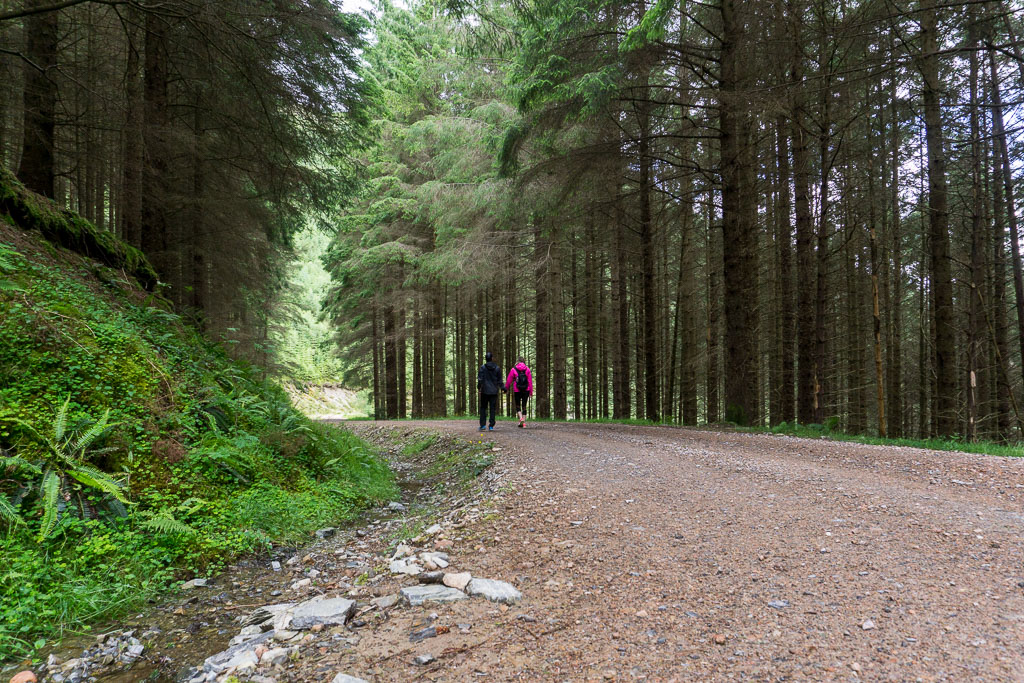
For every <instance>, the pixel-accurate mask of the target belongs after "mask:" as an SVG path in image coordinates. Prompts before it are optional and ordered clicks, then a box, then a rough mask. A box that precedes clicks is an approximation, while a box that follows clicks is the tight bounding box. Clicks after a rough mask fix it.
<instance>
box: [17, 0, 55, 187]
mask: <svg viewBox="0 0 1024 683" xmlns="http://www.w3.org/2000/svg"><path fill="white" fill-rule="evenodd" d="M27 4H28V5H29V7H28V8H26V9H29V8H32V7H44V6H46V5H48V4H49V3H48V2H47V1H46V0H31V2H29V3H27ZM59 14H60V13H59V12H42V13H40V14H33V15H30V16H29V17H28V18H27V19H26V20H25V37H26V40H25V57H26V60H27V62H28V63H27V64H26V65H25V92H24V101H23V106H24V110H23V114H24V124H23V131H22V133H23V142H22V152H21V165H20V167H19V168H18V178H19V179H21V182H23V183H24V184H25V187H27V188H28V189H30V190H33V191H35V192H38V193H39V194H41V195H43V196H45V197H49V198H51V199H53V198H55V197H56V187H55V180H56V171H55V168H54V147H55V135H54V132H55V130H56V125H55V122H56V116H57V83H56V81H55V80H54V79H55V78H56V76H57V74H56V71H57V37H58V36H57V18H58V16H59Z"/></svg>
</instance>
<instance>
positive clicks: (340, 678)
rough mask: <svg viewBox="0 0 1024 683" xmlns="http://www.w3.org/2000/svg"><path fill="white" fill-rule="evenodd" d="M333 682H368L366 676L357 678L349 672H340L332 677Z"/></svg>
mask: <svg viewBox="0 0 1024 683" xmlns="http://www.w3.org/2000/svg"><path fill="white" fill-rule="evenodd" d="M331 683H367V681H366V679H365V678H356V677H355V676H349V675H348V674H338V675H337V676H335V677H334V678H332V679H331Z"/></svg>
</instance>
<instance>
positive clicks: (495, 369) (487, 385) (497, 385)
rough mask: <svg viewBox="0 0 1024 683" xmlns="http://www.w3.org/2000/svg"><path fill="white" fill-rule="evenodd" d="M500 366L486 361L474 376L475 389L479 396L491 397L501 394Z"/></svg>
mask: <svg viewBox="0 0 1024 683" xmlns="http://www.w3.org/2000/svg"><path fill="white" fill-rule="evenodd" d="M501 379H502V378H501V366H500V365H498V364H497V363H495V362H494V361H487V362H486V363H484V364H483V365H481V366H480V371H479V372H478V373H477V375H476V388H477V389H479V390H480V393H481V394H484V395H485V396H491V395H494V394H497V393H499V392H501V387H502V381H501Z"/></svg>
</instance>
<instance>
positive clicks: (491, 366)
mask: <svg viewBox="0 0 1024 683" xmlns="http://www.w3.org/2000/svg"><path fill="white" fill-rule="evenodd" d="M484 358H485V359H486V360H487V362H486V363H484V364H483V365H481V366H480V371H479V372H477V375H476V388H477V389H478V390H479V391H480V431H481V432H482V431H484V429H485V428H486V425H487V407H488V406H490V409H491V422H490V430H491V431H492V432H493V431H494V414H495V413H496V412H497V410H498V392H499V391H505V387H504V385H503V382H502V381H501V380H502V375H501V366H500V365H498V364H497V363H495V362H494V360H493V358H494V356H493V354H491V352H490V351H488V352H487V354H486V355H485V356H484Z"/></svg>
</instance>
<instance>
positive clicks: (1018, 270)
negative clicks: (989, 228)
mask: <svg viewBox="0 0 1024 683" xmlns="http://www.w3.org/2000/svg"><path fill="white" fill-rule="evenodd" d="M988 60H989V69H990V79H991V87H992V129H993V131H992V132H993V135H994V137H995V144H996V150H997V153H998V155H999V164H1000V165H1001V166H1002V170H1001V175H1002V181H1003V199H1004V201H1005V214H1006V218H1007V223H1008V225H1009V227H1010V254H1011V256H1012V257H1013V291H1014V294H1016V304H1017V306H1016V308H1017V339H1018V342H1019V343H1020V350H1021V358H1022V359H1024V274H1022V267H1021V256H1020V229H1019V225H1018V223H1017V208H1016V202H1015V201H1014V193H1013V167H1012V166H1011V165H1010V154H1009V150H1008V145H1007V143H1006V130H1005V128H1004V126H1003V104H1002V99H1001V95H1000V92H999V76H998V73H997V70H996V58H995V52H994V51H992V50H989V53H988ZM1022 371H1024V370H1022Z"/></svg>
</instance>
